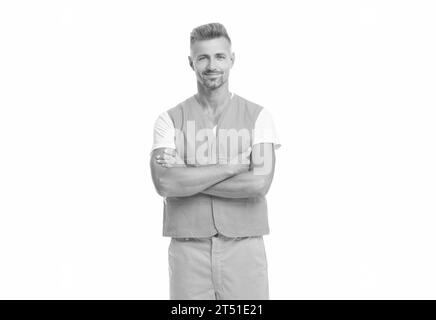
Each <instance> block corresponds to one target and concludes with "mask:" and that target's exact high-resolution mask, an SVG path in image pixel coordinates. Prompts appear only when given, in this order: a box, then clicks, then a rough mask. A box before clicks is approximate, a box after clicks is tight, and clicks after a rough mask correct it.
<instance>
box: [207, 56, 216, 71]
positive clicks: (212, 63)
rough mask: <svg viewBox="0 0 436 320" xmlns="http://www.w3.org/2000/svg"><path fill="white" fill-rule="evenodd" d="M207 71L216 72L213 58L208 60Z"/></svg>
mask: <svg viewBox="0 0 436 320" xmlns="http://www.w3.org/2000/svg"><path fill="white" fill-rule="evenodd" d="M208 69H209V70H216V61H215V59H214V58H212V59H210V60H209V65H208Z"/></svg>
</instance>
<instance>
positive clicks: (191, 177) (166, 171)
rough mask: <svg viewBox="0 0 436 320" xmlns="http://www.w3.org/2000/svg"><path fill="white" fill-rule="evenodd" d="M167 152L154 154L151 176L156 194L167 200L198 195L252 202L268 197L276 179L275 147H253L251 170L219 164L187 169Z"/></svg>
mask: <svg viewBox="0 0 436 320" xmlns="http://www.w3.org/2000/svg"><path fill="white" fill-rule="evenodd" d="M166 150H168V149H165V148H159V149H156V150H154V151H153V154H152V157H151V159H150V167H151V174H152V178H153V183H154V186H155V188H156V191H157V192H158V193H159V194H160V195H161V196H164V197H186V196H191V195H194V194H197V193H204V194H209V195H213V196H217V197H224V198H251V197H258V196H262V195H265V194H266V193H267V192H268V190H269V188H270V185H271V182H272V179H273V176H274V167H275V154H274V145H273V144H272V143H259V144H255V145H254V146H253V149H252V152H251V155H250V154H249V155H248V156H250V159H251V164H250V166H248V165H245V164H217V165H207V166H200V167H187V166H186V165H185V164H184V163H183V160H181V159H180V157H178V155H177V154H174V149H172V150H171V151H172V152H166Z"/></svg>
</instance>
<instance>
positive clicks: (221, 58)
mask: <svg viewBox="0 0 436 320" xmlns="http://www.w3.org/2000/svg"><path fill="white" fill-rule="evenodd" d="M225 58H226V57H225V56H218V59H219V60H224V59H225Z"/></svg>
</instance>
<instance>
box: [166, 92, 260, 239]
mask: <svg viewBox="0 0 436 320" xmlns="http://www.w3.org/2000/svg"><path fill="white" fill-rule="evenodd" d="M261 110H262V107H261V106H259V105H257V104H255V103H252V102H250V101H248V100H246V99H244V98H242V97H240V96H238V95H236V94H234V95H233V97H232V98H231V100H230V102H229V104H228V105H227V106H226V107H225V108H224V109H223V111H222V113H221V115H220V118H219V120H218V123H217V125H216V130H215V131H214V130H213V128H212V125H211V124H210V122H208V120H207V118H206V115H205V114H204V113H203V110H202V107H201V105H200V104H199V103H198V102H197V100H196V98H195V97H194V96H191V97H190V98H188V99H186V100H185V101H183V102H182V103H180V104H178V105H177V106H175V107H174V108H172V109H169V110H168V111H167V112H168V115H169V116H170V118H171V120H172V121H173V124H174V128H175V130H176V135H175V144H176V151H177V153H178V154H179V155H180V156H181V157H182V158H183V159H184V160H185V163H187V164H188V165H190V166H200V165H207V164H216V163H219V162H221V161H222V160H230V159H232V158H234V157H235V156H237V154H239V153H241V152H243V151H246V150H247V148H248V147H250V146H251V145H252V140H253V129H254V125H255V122H256V119H257V117H258V115H259V112H260V111H261ZM236 133H239V134H236ZM232 141H233V142H232ZM216 233H220V234H222V235H224V236H228V237H244V236H259V235H264V234H268V233H269V226H268V213H267V202H266V198H265V197H264V196H261V197H250V198H238V199H232V198H221V197H215V196H211V195H206V194H202V193H198V194H195V195H193V196H189V197H166V198H164V219H163V235H164V236H167V237H210V236H213V235H215V234H216Z"/></svg>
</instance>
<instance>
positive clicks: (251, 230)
mask: <svg viewBox="0 0 436 320" xmlns="http://www.w3.org/2000/svg"><path fill="white" fill-rule="evenodd" d="M188 59H189V65H190V67H191V68H192V70H193V71H194V72H195V75H196V78H197V89H198V92H197V94H195V95H193V96H191V97H190V98H188V99H186V100H185V101H183V102H182V103H180V104H178V105H177V106H175V107H174V108H171V109H169V110H168V111H167V112H163V113H162V114H160V116H159V117H158V119H157V120H156V123H155V128H154V143H153V147H152V154H151V159H150V166H151V173H152V178H153V182H154V185H155V187H156V190H157V192H158V193H159V195H161V196H162V197H164V221H163V235H164V236H167V237H171V242H170V245H169V248H168V254H169V261H168V262H169V276H170V299H210V300H212V299H220V300H221V299H269V290H268V274H267V261H266V254H265V247H264V242H263V235H265V234H268V233H269V226H268V217H267V204H266V199H265V194H266V193H267V192H268V189H269V187H270V185H271V182H272V179H273V175H274V165H275V154H274V149H275V147H276V148H277V147H279V146H280V144H279V143H278V140H277V137H276V134H275V129H274V125H273V122H272V118H271V116H270V114H269V113H268V112H267V111H266V110H265V109H264V108H262V107H261V106H259V105H257V104H255V103H252V102H250V101H248V100H246V99H244V98H242V97H240V96H238V95H236V94H234V93H231V92H229V82H228V79H229V73H230V69H231V68H232V66H233V64H234V61H235V54H234V53H233V52H232V50H231V40H230V37H229V36H228V34H227V31H226V29H225V28H224V26H223V25H221V24H219V23H210V24H206V25H202V26H199V27H197V28H195V29H194V30H193V31H192V32H191V52H190V56H189V57H188Z"/></svg>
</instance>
